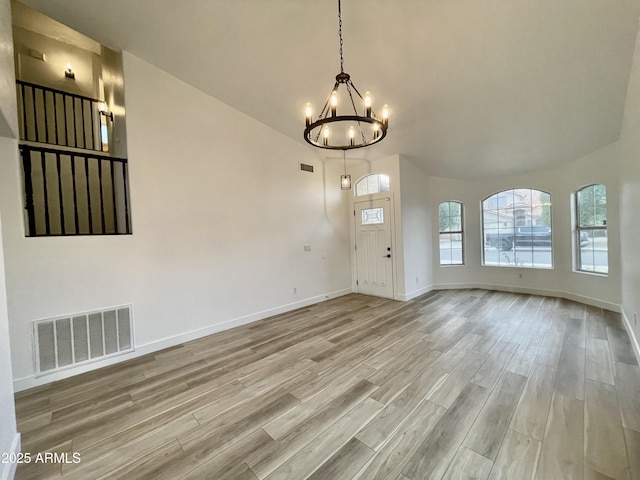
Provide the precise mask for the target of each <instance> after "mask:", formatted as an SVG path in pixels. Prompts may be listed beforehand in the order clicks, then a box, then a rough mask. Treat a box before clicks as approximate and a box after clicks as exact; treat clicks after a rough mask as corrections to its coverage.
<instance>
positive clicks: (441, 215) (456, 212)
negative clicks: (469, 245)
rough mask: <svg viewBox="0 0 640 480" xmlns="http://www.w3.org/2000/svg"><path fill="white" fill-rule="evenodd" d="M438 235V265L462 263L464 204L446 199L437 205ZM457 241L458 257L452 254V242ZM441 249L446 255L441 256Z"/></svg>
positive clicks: (453, 249)
mask: <svg viewBox="0 0 640 480" xmlns="http://www.w3.org/2000/svg"><path fill="white" fill-rule="evenodd" d="M438 237H439V238H438V240H439V242H438V243H439V247H440V249H439V252H440V265H441V266H443V265H464V205H463V204H462V202H458V201H455V200H448V201H446V202H442V203H440V204H439V205H438ZM458 241H459V242H460V247H459V249H460V257H459V258H457V255H454V251H455V250H456V248H454V242H458ZM443 246H444V248H443ZM443 250H444V253H445V254H446V253H447V252H448V255H444V256H443ZM454 256H455V257H456V258H455V259H454ZM447 257H448V258H447Z"/></svg>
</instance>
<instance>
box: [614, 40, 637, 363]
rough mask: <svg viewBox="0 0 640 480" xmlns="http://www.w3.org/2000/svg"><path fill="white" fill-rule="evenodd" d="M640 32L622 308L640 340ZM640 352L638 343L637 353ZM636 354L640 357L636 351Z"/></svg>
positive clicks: (625, 132)
mask: <svg viewBox="0 0 640 480" xmlns="http://www.w3.org/2000/svg"><path fill="white" fill-rule="evenodd" d="M638 132H640V31H639V33H638V36H637V38H636V48H635V53H634V56H633V66H632V70H631V77H630V79H629V86H628V89H627V103H626V107H625V117H624V121H623V125H622V134H621V137H620V142H619V143H620V157H621V162H620V163H621V168H620V185H621V186H620V213H621V214H620V218H621V220H620V224H621V226H622V228H621V239H620V247H621V248H620V255H621V258H622V262H621V267H622V269H621V274H622V275H621V285H622V307H623V312H624V314H625V317H626V320H627V321H628V322H629V326H630V327H631V329H632V331H633V332H634V333H635V338H636V339H638V338H640V326H639V325H638V320H637V313H638V312H640V248H639V246H640V222H638V212H639V211H640V135H639V134H638ZM637 348H638V346H637V343H636V349H637ZM636 353H638V352H637V351H636Z"/></svg>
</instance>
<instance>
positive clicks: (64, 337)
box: [33, 305, 133, 374]
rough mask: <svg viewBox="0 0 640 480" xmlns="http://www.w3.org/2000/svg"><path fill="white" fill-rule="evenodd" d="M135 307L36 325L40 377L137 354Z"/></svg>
mask: <svg viewBox="0 0 640 480" xmlns="http://www.w3.org/2000/svg"><path fill="white" fill-rule="evenodd" d="M132 322H133V318H132V314H131V305H125V306H121V307H113V308H110V309H107V310H99V311H93V312H85V313H77V314H74V315H70V316H66V317H58V318H49V319H45V320H36V321H34V322H33V339H34V347H35V348H34V352H35V356H36V359H35V361H36V370H37V372H38V374H45V373H53V372H55V371H58V370H62V369H67V368H70V367H73V366H76V365H78V364H84V363H88V362H91V361H96V360H101V359H103V358H105V357H112V356H115V355H120V354H122V353H125V352H131V351H133V333H132V332H133V328H132Z"/></svg>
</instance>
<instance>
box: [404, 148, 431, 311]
mask: <svg viewBox="0 0 640 480" xmlns="http://www.w3.org/2000/svg"><path fill="white" fill-rule="evenodd" d="M400 190H401V197H402V204H401V205H400V208H401V212H402V239H403V258H402V261H403V264H404V291H403V292H401V293H400V296H399V298H400V299H401V300H410V299H412V298H415V297H417V296H419V295H422V294H423V293H426V292H428V291H429V290H431V288H432V283H433V277H432V270H433V265H432V255H431V251H432V249H433V243H432V236H431V230H432V217H431V215H432V209H431V208H429V196H428V177H427V175H426V174H425V173H424V172H423V171H422V170H420V169H418V168H417V167H416V166H415V165H414V164H413V163H411V161H410V160H409V159H407V158H406V157H404V156H402V155H401V156H400Z"/></svg>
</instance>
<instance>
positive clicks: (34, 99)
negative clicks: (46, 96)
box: [31, 87, 40, 142]
mask: <svg viewBox="0 0 640 480" xmlns="http://www.w3.org/2000/svg"><path fill="white" fill-rule="evenodd" d="M31 98H32V99H33V123H34V125H35V133H36V140H35V141H36V142H39V141H40V134H39V132H38V109H37V108H36V89H35V88H33V87H31Z"/></svg>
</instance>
